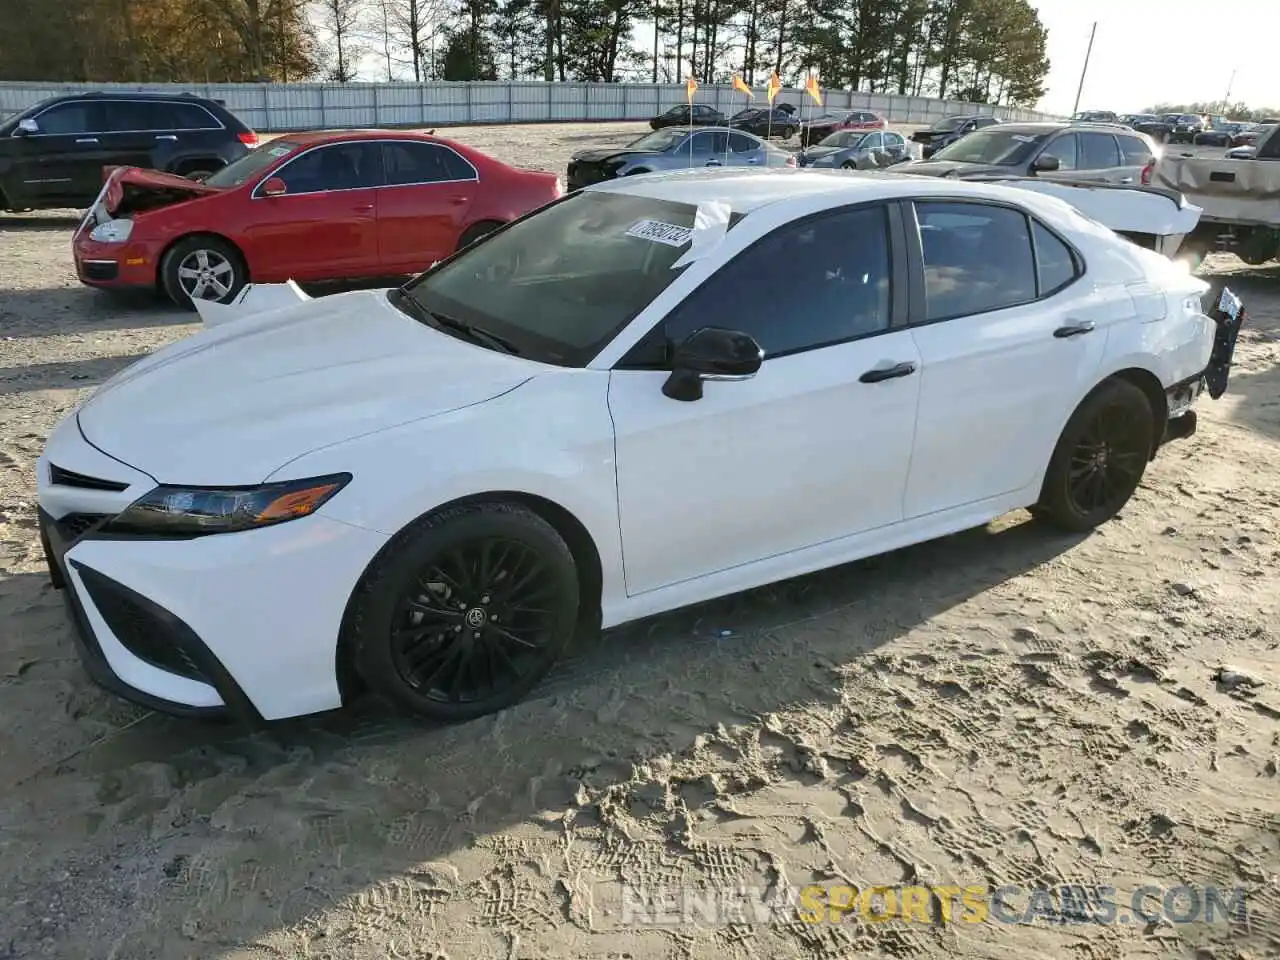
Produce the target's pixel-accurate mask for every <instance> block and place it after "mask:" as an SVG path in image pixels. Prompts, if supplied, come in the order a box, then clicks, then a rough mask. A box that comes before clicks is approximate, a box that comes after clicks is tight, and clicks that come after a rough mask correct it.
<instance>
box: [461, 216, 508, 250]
mask: <svg viewBox="0 0 1280 960" xmlns="http://www.w3.org/2000/svg"><path fill="white" fill-rule="evenodd" d="M500 226H502V224H501V223H499V222H498V221H496V220H482V221H480V222H479V223H473V224H472V225H471V226H469V227H467V229H465V230H463V231H462V236H460V237H459V238H458V249H459V250H461V249H462V248H463V247H469V246H471V244H473V243H475V242H476V241H477V240H479V239H480V238H481V237H483V236H486V235H487V234H490V233H493V231H495V230H497V229H498V228H499V227H500Z"/></svg>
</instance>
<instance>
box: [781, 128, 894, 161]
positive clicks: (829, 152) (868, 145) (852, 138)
mask: <svg viewBox="0 0 1280 960" xmlns="http://www.w3.org/2000/svg"><path fill="white" fill-rule="evenodd" d="M909 159H911V155H910V154H909V153H908V152H907V142H906V141H905V140H904V139H902V135H901V134H898V133H894V132H893V131H892V130H886V131H880V130H837V131H836V132H835V133H833V134H830V135H829V136H827V137H825V138H824V139H823V140H821V141H820V142H819V143H818V145H817V146H814V147H806V148H805V149H804V150H802V151H801V152H800V166H802V167H842V168H844V169H846V170H874V169H876V168H877V167H888V166H892V165H893V164H894V163H898V162H901V161H903V160H909Z"/></svg>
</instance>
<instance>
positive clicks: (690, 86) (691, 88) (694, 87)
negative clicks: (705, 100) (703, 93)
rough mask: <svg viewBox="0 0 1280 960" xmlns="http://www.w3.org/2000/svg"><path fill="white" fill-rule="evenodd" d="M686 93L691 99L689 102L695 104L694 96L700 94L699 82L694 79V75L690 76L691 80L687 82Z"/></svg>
mask: <svg viewBox="0 0 1280 960" xmlns="http://www.w3.org/2000/svg"><path fill="white" fill-rule="evenodd" d="M684 91H685V94H686V95H687V96H688V98H689V102H690V103H693V95H694V94H695V93H697V92H698V81H697V80H695V79H693V76H692V75H690V76H689V79H688V80H687V81H686V82H685V85H684Z"/></svg>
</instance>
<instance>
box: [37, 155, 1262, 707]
mask: <svg viewBox="0 0 1280 960" xmlns="http://www.w3.org/2000/svg"><path fill="white" fill-rule="evenodd" d="M1207 289H1208V285H1207V284H1206V283H1205V282H1204V281H1202V280H1199V279H1196V278H1194V277H1192V276H1190V275H1189V274H1188V273H1186V272H1185V271H1183V270H1180V269H1179V268H1178V266H1177V265H1176V264H1174V263H1173V262H1171V261H1170V260H1168V259H1166V258H1164V257H1162V256H1160V255H1158V254H1156V253H1154V252H1152V251H1148V250H1145V249H1142V248H1140V247H1139V246H1137V245H1136V244H1134V243H1131V242H1129V241H1127V240H1124V239H1121V238H1120V237H1118V236H1117V235H1116V234H1115V233H1113V232H1112V231H1111V230H1109V229H1108V228H1107V227H1105V226H1102V225H1101V224H1099V223H1098V222H1096V221H1095V220H1093V219H1090V218H1088V217H1086V216H1084V215H1082V214H1081V213H1079V212H1077V210H1076V209H1075V208H1074V207H1072V206H1070V205H1068V204H1067V203H1066V202H1064V201H1063V200H1061V199H1058V198H1056V197H1054V196H1049V195H1043V194H1040V193H1035V192H1032V191H1027V190H1021V189H1018V188H1016V187H1012V186H1002V185H996V184H978V183H960V182H955V181H949V180H940V179H935V178H923V177H920V178H917V177H905V176H890V175H885V174H877V173H867V174H862V173H853V174H840V173H835V172H832V173H823V172H817V171H806V170H732V169H723V170H720V171H706V170H702V171H678V172H671V173H666V174H653V175H650V176H646V177H636V178H630V179H626V180H618V181H611V182H609V183H605V184H599V185H595V186H592V187H589V188H587V189H585V190H582V191H579V192H576V193H573V194H570V195H568V196H566V197H564V198H562V199H559V200H557V201H556V202H554V203H552V204H550V205H548V206H547V207H545V208H543V209H542V210H540V211H538V212H534V213H532V214H529V215H527V216H525V217H523V218H521V219H518V220H516V221H514V222H512V223H510V224H507V225H505V226H503V227H501V228H499V229H497V230H495V231H494V232H492V233H490V234H488V235H487V236H486V237H484V238H483V239H481V240H479V241H478V242H476V243H475V244H473V245H471V246H469V247H467V248H465V249H463V250H461V251H459V252H457V253H455V254H454V255H452V256H450V257H449V258H448V259H445V260H443V261H441V262H440V263H438V264H435V265H434V266H433V267H432V268H431V269H430V270H428V271H427V272H426V273H424V274H422V275H420V276H418V277H417V278H415V279H413V280H412V281H410V282H409V283H407V284H405V285H404V286H402V287H400V288H397V289H391V290H365V291H356V292H350V293H345V294H337V295H333V296H328V297H321V298H318V299H315V300H306V301H303V302H298V303H295V304H292V305H285V306H282V307H273V308H271V309H266V310H263V311H260V312H256V313H252V312H250V313H246V314H245V315H243V316H237V317H234V318H232V319H229V320H227V321H225V322H220V323H218V324H216V325H210V326H209V328H208V329H206V330H204V331H203V332H201V333H198V334H196V335H194V336H192V337H189V338H187V339H185V340H183V341H180V342H178V343H175V344H173V345H171V346H168V347H166V348H164V349H162V350H160V351H158V352H156V353H155V354H153V355H151V356H150V357H147V358H144V359H142V360H140V361H138V362H136V363H135V364H133V365H132V366H131V367H129V368H127V369H125V370H124V371H122V372H121V373H119V374H117V375H116V376H115V377H113V378H111V379H110V380H108V381H107V382H106V383H104V384H103V385H102V386H101V387H100V388H99V389H98V390H97V392H96V393H94V394H93V395H92V396H91V397H90V398H89V399H88V400H87V401H86V402H85V403H84V404H83V405H82V406H81V407H80V408H79V409H78V410H76V411H75V412H74V414H72V415H70V416H68V417H67V419H65V420H64V421H63V422H62V423H61V424H60V425H59V426H58V427H57V429H56V430H55V432H54V433H53V434H52V435H51V436H50V438H49V440H48V444H47V447H46V450H45V452H44V455H43V456H42V458H41V460H40V462H39V477H38V484H39V501H40V521H41V529H42V535H43V540H44V545H45V549H46V553H47V556H48V561H49V568H50V573H51V576H52V578H53V580H54V582H55V584H56V585H58V586H60V587H62V588H64V590H65V596H66V597H67V599H68V601H69V607H70V611H71V615H72V617H73V619H74V622H75V626H76V631H75V635H76V637H77V643H78V645H79V653H80V655H81V657H82V659H83V661H84V663H85V664H86V666H87V668H88V670H89V672H90V673H91V675H92V676H93V677H94V678H95V679H96V680H97V681H98V682H99V683H101V684H103V685H105V686H107V687H109V688H110V689H112V690H114V691H116V692H117V693H119V694H121V695H123V696H126V697H129V698H131V699H133V700H135V701H138V702H141V703H143V704H147V705H149V706H151V707H153V708H156V709H161V710H166V711H170V712H175V713H182V714H197V715H198V714H206V713H224V712H232V713H236V714H239V715H242V716H245V717H247V718H250V719H251V720H270V719H277V718H283V717H289V716H297V715H303V714H310V713H313V712H318V711H324V710H329V709H333V708H337V707H340V706H342V705H343V704H344V703H345V702H347V701H348V700H349V699H350V698H351V697H353V696H355V695H356V694H357V692H359V691H362V690H368V689H370V688H371V689H372V690H373V691H374V692H376V693H378V694H380V695H382V696H383V697H385V698H387V699H390V700H392V701H394V702H396V703H398V704H400V705H402V706H403V707H405V708H407V709H409V710H411V711H414V712H416V713H418V714H420V715H422V716H425V717H429V718H433V719H436V720H443V721H458V720H465V719H467V718H472V717H476V716H479V715H482V714H486V713H489V712H492V711H495V710H498V709H501V708H503V707H504V706H506V705H508V704H511V703H513V702H514V701H516V700H518V699H520V698H521V697H522V696H523V695H525V694H526V692H528V691H529V690H531V689H532V688H533V687H534V686H535V685H536V684H537V683H538V681H539V679H540V678H541V677H542V676H543V675H544V674H545V673H546V672H547V670H548V669H549V668H550V667H551V665H552V664H553V662H554V661H555V660H556V659H557V657H558V656H559V655H560V654H561V652H562V651H563V650H564V649H565V647H566V645H567V644H568V643H569V642H570V640H571V639H572V638H573V637H574V635H575V634H577V633H579V632H580V631H590V630H596V629H599V628H601V627H610V626H613V625H615V624H621V623H623V622H626V621H630V620H634V619H636V618H639V617H644V616H647V615H650V614H655V613H658V612H660V611H664V610H669V609H672V608H676V607H681V606H684V605H687V604H692V603H695V602H698V601H703V600H707V599H709V598H712V597H716V596H720V595H724V594H729V593H733V592H737V591H741V590H745V589H749V588H752V587H757V586H760V585H762V584H765V583H769V582H772V581H776V580H780V579H783V578H788V577H793V576H796V575H799V574H804V573H807V572H809V571H813V570H817V569H820V568H824V567H830V566H833V565H836V564H842V563H845V562H847V561H851V560H854V559H857V558H861V557H866V556H868V555H872V554H877V553H881V552H884V551H888V550H893V549H896V548H899V547H903V546H906V545H908V544H913V543H917V542H920V541H924V540H929V539H932V538H935V537H940V536H943V535H946V534H950V533H953V532H955V531H959V530H961V529H965V528H969V527H974V526H978V525H981V524H983V523H984V522H986V521H988V520H990V519H992V518H994V517H996V516H998V515H1000V514H1003V513H1005V512H1007V511H1010V510H1013V509H1016V508H1022V507H1029V508H1031V509H1032V511H1033V512H1034V513H1035V514H1037V515H1038V516H1040V517H1042V518H1043V519H1044V520H1045V521H1048V522H1050V523H1053V524H1056V525H1058V526H1060V527H1064V528H1067V529H1070V530H1075V531H1086V530H1089V529H1091V528H1093V527H1095V526H1097V525H1098V524H1101V523H1103V522H1105V521H1107V520H1108V519H1109V518H1111V517H1112V516H1114V515H1115V514H1116V512H1117V511H1119V510H1120V509H1121V508H1122V507H1123V506H1124V505H1125V503H1126V502H1127V501H1128V500H1129V498H1130V496H1132V495H1133V494H1134V491H1135V490H1136V489H1137V487H1138V484H1139V481H1140V480H1141V479H1142V476H1143V471H1144V470H1145V468H1146V466H1147V464H1148V462H1149V461H1151V460H1152V459H1153V458H1154V457H1155V456H1156V455H1157V452H1158V451H1159V450H1160V448H1161V446H1162V444H1164V443H1165V442H1167V441H1171V440H1176V439H1178V438H1181V437H1185V436H1187V435H1188V434H1190V433H1191V432H1193V431H1194V429H1195V412H1194V410H1193V404H1194V403H1195V402H1196V400H1197V397H1198V396H1199V394H1200V393H1201V392H1202V390H1204V389H1206V384H1207V389H1208V392H1210V393H1211V394H1212V395H1214V396H1217V395H1218V394H1220V393H1221V391H1222V389H1224V387H1225V383H1224V380H1225V373H1226V369H1227V366H1228V365H1229V362H1230V352H1231V349H1232V348H1233V346H1234V336H1235V331H1236V330H1238V328H1239V323H1240V322H1242V321H1243V317H1244V314H1243V311H1242V310H1241V308H1240V304H1239V301H1238V300H1237V299H1236V298H1234V297H1233V296H1232V295H1231V294H1230V292H1229V291H1226V290H1223V291H1221V295H1220V296H1214V297H1209V296H1208V294H1207ZM222 309H223V310H229V309H231V308H230V307H224V308H222Z"/></svg>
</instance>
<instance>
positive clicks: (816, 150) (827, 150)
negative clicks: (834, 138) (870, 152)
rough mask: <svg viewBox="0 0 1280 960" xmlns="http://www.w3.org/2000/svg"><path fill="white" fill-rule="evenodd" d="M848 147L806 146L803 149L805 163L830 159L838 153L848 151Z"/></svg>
mask: <svg viewBox="0 0 1280 960" xmlns="http://www.w3.org/2000/svg"><path fill="white" fill-rule="evenodd" d="M849 149H850V148H849V147H806V148H805V150H804V154H803V156H804V162H805V163H817V162H818V161H820V160H831V159H832V158H834V157H836V156H838V155H839V154H842V153H846V152H848V150H849Z"/></svg>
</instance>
